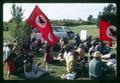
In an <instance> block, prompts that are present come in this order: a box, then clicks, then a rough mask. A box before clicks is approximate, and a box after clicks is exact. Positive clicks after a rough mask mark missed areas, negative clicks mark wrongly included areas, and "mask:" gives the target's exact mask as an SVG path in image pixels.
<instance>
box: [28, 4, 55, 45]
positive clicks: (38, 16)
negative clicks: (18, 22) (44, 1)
mask: <svg viewBox="0 0 120 83" xmlns="http://www.w3.org/2000/svg"><path fill="white" fill-rule="evenodd" d="M27 23H28V24H29V25H30V26H31V27H33V28H37V29H38V31H39V32H41V33H42V35H43V38H44V39H45V40H46V41H47V42H48V43H49V44H50V45H52V46H54V44H55V43H56V42H57V37H56V36H55V35H54V33H53V30H52V26H51V23H50V21H49V19H48V18H47V16H46V15H45V14H44V13H43V12H42V11H41V9H40V8H39V7H38V6H37V5H36V6H35V8H34V10H33V11H32V13H31V15H30V16H29V18H28V20H27Z"/></svg>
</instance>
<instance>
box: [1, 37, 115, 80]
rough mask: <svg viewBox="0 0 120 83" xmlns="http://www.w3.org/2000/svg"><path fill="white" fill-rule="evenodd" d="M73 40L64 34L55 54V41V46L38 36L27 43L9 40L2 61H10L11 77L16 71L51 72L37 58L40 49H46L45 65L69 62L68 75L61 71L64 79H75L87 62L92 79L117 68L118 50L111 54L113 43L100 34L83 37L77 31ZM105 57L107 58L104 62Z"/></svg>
mask: <svg viewBox="0 0 120 83" xmlns="http://www.w3.org/2000/svg"><path fill="white" fill-rule="evenodd" d="M73 40H74V44H73V45H71V44H69V40H68V39H66V38H61V39H60V40H59V41H58V42H57V44H56V45H57V46H58V47H59V48H60V51H59V54H58V56H53V55H52V51H53V49H54V48H55V46H56V45H55V46H54V47H52V46H51V45H49V44H47V43H44V44H43V43H41V41H40V40H38V39H35V38H33V39H32V40H31V41H28V42H25V43H24V44H17V45H16V44H11V43H6V44H5V45H4V48H3V61H4V63H6V64H7V70H8V79H9V78H10V75H11V74H12V73H14V72H15V71H17V72H18V73H20V74H23V75H24V76H25V77H26V78H30V79H33V78H39V77H41V75H43V74H46V73H48V72H46V71H45V70H43V69H41V68H40V65H39V64H37V62H36V61H35V60H34V57H35V54H36V53H39V52H41V49H42V50H43V51H44V52H43V55H44V64H45V65H47V64H54V63H58V62H59V63H65V64H66V71H67V75H64V76H63V75H62V76H61V78H62V79H68V80H74V79H75V78H76V77H79V76H80V75H81V73H84V68H85V65H86V64H88V68H89V69H88V74H89V78H90V79H91V80H97V79H104V78H103V77H104V76H105V75H104V74H106V72H107V73H108V71H110V72H111V70H112V69H114V70H115V71H116V64H117V61H116V55H117V54H116V53H113V54H111V53H110V47H109V46H108V45H106V43H104V42H103V41H100V40H99V38H95V39H93V38H92V37H91V36H90V37H88V39H86V40H85V41H82V40H80V37H79V36H78V35H77V36H76V37H75V38H73ZM86 53H88V56H86ZM103 59H105V60H107V62H103V61H102V60H103ZM81 70H83V71H82V72H81ZM115 74H116V73H115Z"/></svg>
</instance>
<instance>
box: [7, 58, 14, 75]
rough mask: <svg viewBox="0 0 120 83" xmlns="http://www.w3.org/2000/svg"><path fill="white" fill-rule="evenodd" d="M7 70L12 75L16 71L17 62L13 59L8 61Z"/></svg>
mask: <svg viewBox="0 0 120 83" xmlns="http://www.w3.org/2000/svg"><path fill="white" fill-rule="evenodd" d="M6 63H7V70H8V71H9V72H10V73H13V72H14V71H15V61H14V60H13V59H10V60H7V62H6Z"/></svg>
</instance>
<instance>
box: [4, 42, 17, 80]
mask: <svg viewBox="0 0 120 83" xmlns="http://www.w3.org/2000/svg"><path fill="white" fill-rule="evenodd" d="M13 45H14V44H12V43H10V42H8V43H6V45H5V47H4V49H3V62H4V63H6V65H7V71H8V73H7V75H8V79H9V78H10V75H11V74H12V73H14V71H15V57H16V56H15V55H13V54H12V52H13V51H14V49H15V47H13Z"/></svg>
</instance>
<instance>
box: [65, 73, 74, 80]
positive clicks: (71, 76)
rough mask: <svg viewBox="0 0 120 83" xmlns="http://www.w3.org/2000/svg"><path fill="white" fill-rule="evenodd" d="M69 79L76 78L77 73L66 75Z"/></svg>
mask: <svg viewBox="0 0 120 83" xmlns="http://www.w3.org/2000/svg"><path fill="white" fill-rule="evenodd" d="M66 78H67V80H74V79H75V74H74V73H69V74H67V75H66Z"/></svg>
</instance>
